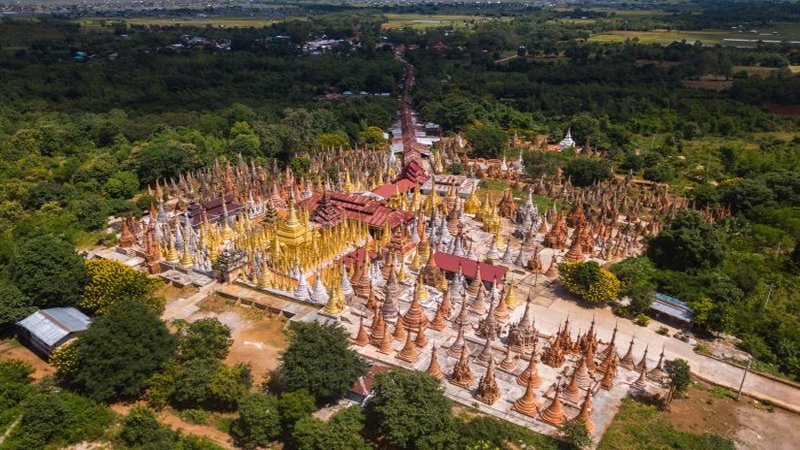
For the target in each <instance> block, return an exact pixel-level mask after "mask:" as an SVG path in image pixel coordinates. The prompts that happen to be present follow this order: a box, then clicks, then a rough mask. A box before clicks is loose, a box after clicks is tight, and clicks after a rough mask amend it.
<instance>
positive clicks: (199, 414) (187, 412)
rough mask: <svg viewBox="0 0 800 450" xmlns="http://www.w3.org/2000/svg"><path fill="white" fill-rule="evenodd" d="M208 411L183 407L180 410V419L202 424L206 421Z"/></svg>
mask: <svg viewBox="0 0 800 450" xmlns="http://www.w3.org/2000/svg"><path fill="white" fill-rule="evenodd" d="M208 418H209V413H208V411H206V410H204V409H184V410H183V411H181V419H183V420H184V421H185V422H189V423H194V424H198V425H203V424H205V423H207V422H208Z"/></svg>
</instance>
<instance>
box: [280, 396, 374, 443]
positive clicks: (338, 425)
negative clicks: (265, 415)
mask: <svg viewBox="0 0 800 450" xmlns="http://www.w3.org/2000/svg"><path fill="white" fill-rule="evenodd" d="M363 428H364V413H363V412H362V411H361V408H360V407H358V406H350V407H348V408H344V409H340V410H339V411H337V412H336V414H334V415H333V417H331V419H330V420H329V421H328V422H327V423H325V422H323V421H321V420H319V419H317V418H315V417H311V416H307V417H303V418H302V419H300V420H299V421H298V422H297V424H296V425H295V426H294V430H293V432H292V439H291V443H292V446H293V448H296V449H297V450H368V449H371V448H373V447H372V445H370V444H369V443H368V442H367V441H365V440H364V438H363V437H361V435H360V434H359V433H360V432H361V430H362V429H363Z"/></svg>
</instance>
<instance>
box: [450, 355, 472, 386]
mask: <svg viewBox="0 0 800 450" xmlns="http://www.w3.org/2000/svg"><path fill="white" fill-rule="evenodd" d="M468 359H469V358H468V356H467V349H466V347H464V349H462V350H461V356H460V357H459V358H458V362H457V363H456V364H455V365H454V366H453V373H452V374H451V375H450V383H452V384H455V385H456V386H461V387H463V388H469V387H470V385H472V382H473V381H474V378H473V375H472V369H470V368H469V360H468Z"/></svg>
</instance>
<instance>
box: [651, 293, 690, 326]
mask: <svg viewBox="0 0 800 450" xmlns="http://www.w3.org/2000/svg"><path fill="white" fill-rule="evenodd" d="M653 296H654V297H655V300H653V303H652V304H651V305H650V308H651V309H654V310H656V311H658V312H660V313H662V314H666V315H668V316H670V317H674V318H676V319H679V320H683V321H686V322H691V321H692V318H693V317H694V312H692V310H691V308H689V305H687V304H686V303H684V302H682V301H680V300H678V299H677V298H675V297H670V296H669V295H666V294H662V293H660V292H656V293H655V294H654V295H653Z"/></svg>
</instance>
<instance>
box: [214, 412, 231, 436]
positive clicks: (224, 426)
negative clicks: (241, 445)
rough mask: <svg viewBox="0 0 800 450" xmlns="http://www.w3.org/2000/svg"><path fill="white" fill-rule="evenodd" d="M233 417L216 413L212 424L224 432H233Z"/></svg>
mask: <svg viewBox="0 0 800 450" xmlns="http://www.w3.org/2000/svg"><path fill="white" fill-rule="evenodd" d="M233 420H234V419H233V417H222V416H217V415H214V416H212V425H214V428H216V429H218V430H219V431H222V432H223V433H228V434H230V432H231V424H233Z"/></svg>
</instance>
